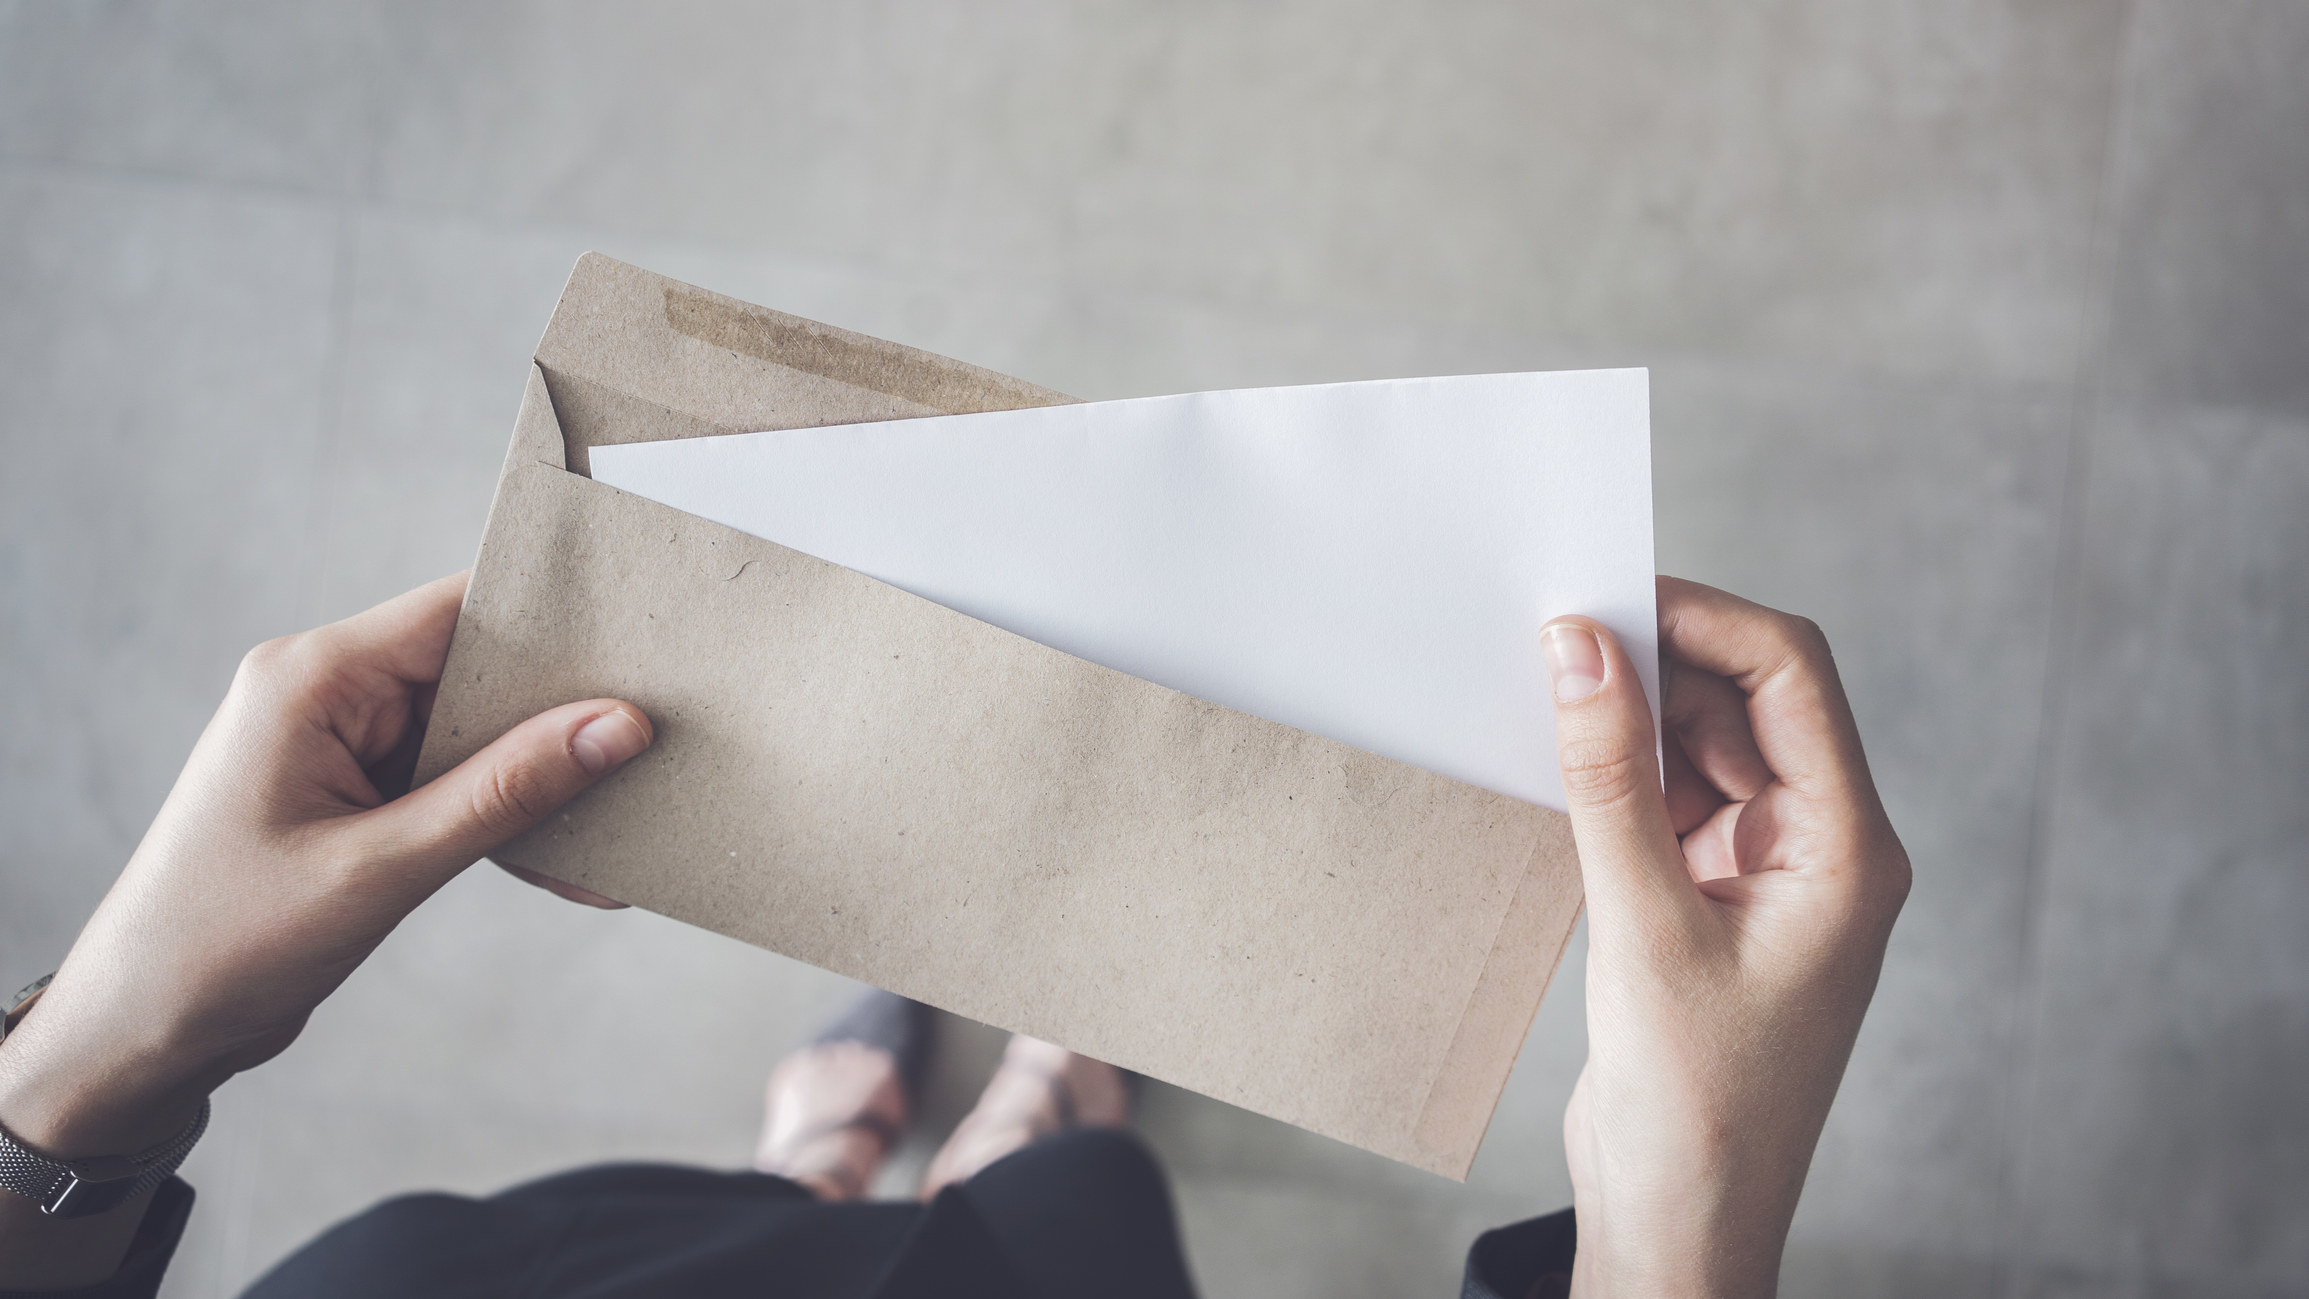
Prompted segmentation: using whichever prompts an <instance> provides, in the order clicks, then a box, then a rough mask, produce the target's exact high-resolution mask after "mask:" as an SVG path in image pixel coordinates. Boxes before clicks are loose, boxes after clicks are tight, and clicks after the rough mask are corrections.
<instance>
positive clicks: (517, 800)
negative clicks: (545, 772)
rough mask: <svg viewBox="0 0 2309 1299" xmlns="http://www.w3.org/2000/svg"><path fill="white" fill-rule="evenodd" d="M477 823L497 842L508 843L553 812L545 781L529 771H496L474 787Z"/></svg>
mask: <svg viewBox="0 0 2309 1299" xmlns="http://www.w3.org/2000/svg"><path fill="white" fill-rule="evenodd" d="M472 810H473V820H474V822H475V824H477V825H479V826H480V827H481V828H482V830H483V831H484V832H485V833H487V834H489V835H490V836H491V837H493V838H497V839H508V838H511V837H512V836H514V835H516V834H519V833H521V832H522V831H523V830H526V829H528V828H529V827H530V826H532V825H535V824H537V822H538V821H539V819H541V818H542V817H544V815H545V814H546V813H547V812H549V811H551V810H552V800H551V799H550V798H549V797H548V794H547V791H546V789H545V786H544V781H543V780H542V779H541V778H540V777H539V776H538V775H537V773H536V772H534V771H532V770H531V769H529V768H528V767H525V766H521V765H518V764H505V765H501V766H496V767H492V768H490V770H489V773H488V775H486V776H484V777H483V778H481V779H480V780H477V781H475V782H474V783H473V809H472Z"/></svg>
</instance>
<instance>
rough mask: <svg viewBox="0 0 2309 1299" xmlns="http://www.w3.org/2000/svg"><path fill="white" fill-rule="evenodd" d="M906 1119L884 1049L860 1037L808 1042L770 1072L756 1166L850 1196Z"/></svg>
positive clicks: (826, 1194) (835, 1197)
mask: <svg viewBox="0 0 2309 1299" xmlns="http://www.w3.org/2000/svg"><path fill="white" fill-rule="evenodd" d="M906 1118H907V1113H906V1088H905V1086H904V1084H903V1083H902V1082H901V1081H900V1079H899V1076H898V1062H897V1061H896V1060H895V1059H893V1058H892V1057H891V1055H890V1053H889V1052H888V1051H885V1050H882V1049H881V1048H880V1047H873V1046H868V1045H866V1044H865V1043H863V1042H820V1043H817V1044H815V1045H813V1046H806V1047H804V1048H802V1049H801V1050H799V1051H796V1052H794V1053H793V1054H792V1055H790V1056H787V1057H786V1058H785V1059H784V1060H782V1061H780V1062H779V1064H778V1067H777V1069H776V1070H774V1071H773V1072H772V1073H771V1074H770V1084H769V1088H768V1096H767V1113H766V1115H765V1116H764V1118H763V1121H762V1139H761V1142H760V1144H759V1145H758V1146H756V1147H755V1150H754V1167H755V1168H757V1169H760V1170H761V1171H762V1172H765V1173H775V1174H777V1175H778V1176H780V1177H783V1178H787V1179H789V1180H791V1181H796V1182H800V1183H801V1184H802V1185H804V1186H806V1187H808V1188H810V1190H811V1191H812V1192H813V1193H814V1194H816V1195H817V1197H818V1198H819V1199H821V1200H829V1201H840V1200H855V1199H857V1198H858V1197H859V1196H861V1195H864V1194H865V1193H866V1186H867V1183H869V1182H871V1181H872V1180H873V1178H874V1170H875V1169H876V1168H879V1167H880V1166H881V1164H882V1159H883V1156H885V1155H887V1154H889V1153H890V1148H891V1147H892V1146H895V1145H896V1144H897V1143H898V1136H899V1134H900V1133H902V1132H904V1131H905V1130H906Z"/></svg>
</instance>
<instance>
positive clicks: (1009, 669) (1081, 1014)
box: [418, 254, 1579, 1177]
mask: <svg viewBox="0 0 2309 1299" xmlns="http://www.w3.org/2000/svg"><path fill="white" fill-rule="evenodd" d="M715 311H719V312H722V313H725V314H727V315H728V316H730V317H732V318H734V319H736V320H739V321H743V322H750V323H746V324H743V325H729V324H728V322H726V321H725V322H723V324H722V326H716V325H715V324H714V323H713V322H712V321H711V320H710V319H709V317H710V316H711V315H712V313H713V312H715ZM795 320H796V318H794V317H789V316H783V315H781V314H779V313H775V312H770V311H766V310H764V309H762V308H759V307H754V306H752V305H750V304H746V303H741V302H737V301H736V300H734V299H727V298H721V297H719V296H717V295H710V294H705V293H703V291H702V290H695V289H690V288H688V286H683V285H678V284H676V283H674V282H673V281H669V280H665V279H663V278H662V277H658V276H654V275H651V274H649V273H648V272H646V271H642V270H639V269H638V268H635V267H631V266H626V265H624V264H622V263H618V262H615V261H612V260H611V259H608V258H605V257H600V256H598V255H590V254H589V255H588V256H587V257H585V258H583V259H581V260H580V262H579V263H578V266H577V268H576V270H575V271H574V272H573V274H572V276H571V280H570V284H569V287H568V288H567V290H566V291H565V292H564V294H563V298H562V301H561V303H560V305H559V307H558V308H557V309H556V311H555V313H554V317H553V320H552V323H551V324H550V325H549V326H548V328H547V331H546V334H545V337H544V338H543V339H542V340H541V342H540V343H539V346H538V349H537V352H536V355H535V363H534V364H533V366H532V368H531V372H530V376H529V383H528V386H527V389H526V391H525V394H524V397H523V400H522V404H521V409H520V412H519V415H518V416H517V418H516V421H515V429H514V437H513V440H512V443H511V445H510V446H509V447H508V450H507V455H506V460H505V468H504V470H503V473H502V475H501V477H500V480H499V484H498V492H497V497H496V501H495V503H494V504H493V506H492V509H491V513H490V519H489V523H488V526H487V529H486V531H485V533H484V537H483V541H482V546H481V551H480V555H479V557H478V558H477V560H476V563H475V568H474V576H473V580H472V582H471V585H470V586H469V588H468V590H467V594H466V600H465V607H464V609H463V610H462V611H461V613H460V616H459V620H458V628H457V633H456V637H455V640H454V642H453V644H452V646H451V651H450V657H449V662H448V664H447V666H446V668H445V669H444V673H443V680H442V685H441V689H440V693H439V696H438V698H437V701H436V704H435V708H434V711H433V715H432V719H431V724H430V726H429V728H428V731H427V734H426V738H425V746H424V751H423V753H422V754H421V755H420V759H419V770H418V778H419V779H420V780H427V779H430V778H432V777H433V776H435V775H437V774H439V773H440V772H442V771H444V770H446V769H447V768H448V767H450V766H452V765H454V764H455V763H457V762H459V761H462V760H463V759H464V758H465V757H467V756H469V755H471V754H472V753H474V752H476V751H478V750H479V749H480V748H481V747H482V746H483V745H485V744H487V743H488V742H489V741H491V740H492V739H494V738H496V736H498V735H500V734H502V733H504V732H505V731H506V730H508V729H510V728H511V727H512V726H513V725H515V724H517V723H518V722H519V721H521V720H522V719H523V718H525V717H527V716H529V715H531V714H533V713H535V712H537V711H539V710H541V709H543V708H545V707H550V706H552V705H554V704H558V703H562V702H565V701H567V700H569V699H577V698H588V697H595V696H602V695H615V696H619V697H623V698H628V699H631V700H633V701H634V702H635V703H637V704H639V705H640V706H642V707H643V708H644V709H646V710H647V711H648V712H649V713H650V715H651V717H652V719H653V720H655V721H656V722H657V725H658V735H659V741H658V743H657V744H656V745H655V746H653V748H652V749H651V750H650V751H649V752H647V753H645V754H644V755H642V756H641V757H639V758H637V759H635V760H634V761H633V762H632V763H629V764H628V765H627V766H626V767H625V768H623V769H621V770H620V771H619V772H618V773H616V774H615V775H613V776H611V777H610V778H609V779H607V780H605V781H603V782H601V783H600V784H599V785H596V786H595V787H594V788H592V789H591V790H589V791H588V792H587V793H586V794H584V795H582V796H581V797H579V798H578V799H576V800H574V801H573V802H572V803H571V804H570V805H569V806H568V807H566V808H565V809H564V810H563V811H562V812H561V813H560V814H557V815H556V816H555V817H553V818H551V819H550V820H549V821H548V822H547V823H546V824H544V825H541V826H539V827H537V828H536V829H535V830H532V831H531V832H530V833H529V834H527V835H524V836H522V837H521V838H519V839H517V840H516V841H514V842H513V843H512V844H509V845H507V846H506V847H505V848H504V849H502V850H501V851H500V852H499V853H498V854H497V856H498V857H499V859H500V860H506V861H511V862H514V863H516V864H520V865H523V866H527V867H530V868H532V869H536V870H539V871H542V872H544V873H546V874H549V875H552V876H554V877H556V878H560V879H564V880H569V881H571V882H575V883H581V884H584V885H586V886H587V887H591V888H594V889H596V890H598V891H600V892H603V893H606V894H608V895H610V896H612V897H616V898H619V899H621V900H624V901H629V902H632V903H634V904H636V905H638V906H643V907H646V908H648V909H651V910H655V911H659V912H661V913H663V914H666V915H669V916H672V917H675V918H677V919H681V920H684V921H687V922H689V923H692V924H697V925H700V926H702V927H705V928H708V929H713V930H716V931H718V932H721V933H724V934H729V935H731V936H734V937H738V938H740V939H743V940H745V941H748V942H752V943H756V944H758V945H761V946H765V947H769V948H771V949H772V950H775V951H780V952H783V953H785V954H787V955H789V956H793V957H795V958H797V959H801V960H805V961H809V962H811V963H814V964H818V965H821V966H823V967H825V968H828V969H831V970H835V971H837V972H839V973H843V974H846V975H850V976H851V977H855V978H859V979H863V980H866V981H868V982H872V983H876V984H878V985H880V986H883V987H888V988H892V989H893V990H895V991H898V992H901V993H904V994H906V995H909V996H914V997H917V998H919V999H921V1000H924V1001H927V1002H930V1003H931V1004H933V1005H938V1006H941V1007H944V1008H946V1009H948V1010H951V1011H954V1012H955V1013H958V1014H962V1015H965V1016H968V1017H971V1018H975V1019H979V1020H982V1021H984V1022H986V1023H989V1024H993V1025H996V1026H998V1027H1002V1028H1007V1029H1012V1030H1016V1031H1022V1032H1027V1033H1031V1034H1034V1035H1036V1036H1041V1037H1045V1038H1049V1039H1052V1040H1055V1041H1058V1042H1061V1043H1063V1044H1065V1045H1068V1046H1070V1047H1073V1048H1075V1049H1077V1050H1081V1051H1084V1052H1085V1053H1087V1054H1090V1055H1093V1056H1097V1057H1099V1058H1103V1059H1108V1060H1111V1061H1113V1062H1114V1063H1116V1064H1118V1065H1121V1066H1123V1067H1126V1068H1133V1069H1137V1070H1139V1071H1141V1072H1144V1073H1147V1074H1149V1075H1151V1076H1154V1077H1158V1078H1163V1079H1166V1080H1169V1081H1172V1082H1175V1083H1178V1084H1179V1085H1181V1086H1185V1087H1188V1088H1191V1089H1194V1090H1197V1091H1201V1092H1204V1093H1206V1094H1209V1095H1212V1096H1215V1097H1218V1098H1219V1099H1222V1100H1226V1101H1229V1102H1232V1103H1234V1104H1237V1105H1242V1106H1244V1107H1246V1108H1249V1109H1252V1110H1255V1111H1258V1112H1260V1113H1264V1114H1269V1115H1272V1116H1275V1117H1278V1118H1281V1119H1283V1120H1285V1121H1289V1122H1293V1123H1297V1124H1299V1125H1301V1126H1304V1127H1307V1128H1310V1129H1312V1130H1314V1131H1317V1132H1322V1133H1325V1134H1327V1135H1330V1136H1333V1137H1336V1138H1338V1139H1340V1140H1343V1141H1347V1142H1350V1143H1352V1144H1355V1145H1358V1146H1361V1147H1363V1148H1365V1149H1369V1150H1373V1151H1376V1152H1379V1153H1381V1154H1384V1155H1387V1156H1389V1157H1392V1158H1395V1159H1399V1160H1403V1161H1405V1162H1408V1163H1412V1164H1415V1165H1417V1166H1420V1167H1423V1168H1427V1169H1430V1170H1432V1171H1435V1172H1438V1173H1442V1174H1444V1175H1447V1176H1451V1177H1463V1176H1464V1175H1465V1173H1466V1171H1467V1168H1468V1165H1469V1164H1470V1163H1471V1162H1472V1161H1473V1158H1474V1155H1475V1150H1476V1148H1477V1145H1478V1144H1479V1142H1480V1140H1481V1137H1482V1131H1483V1127H1484V1125H1485V1123H1486V1122H1487V1121H1488V1118H1489V1115H1490V1112H1491V1108H1492V1107H1493V1105H1495V1104H1496V1102H1497V1099H1498V1095H1499V1091H1500V1088H1501V1087H1502V1086H1503V1085H1504V1083H1505V1081H1506V1077H1507V1073H1508V1070H1509V1069H1510V1067H1511V1066H1512V1065H1513V1063H1514V1060H1515V1056H1516V1053H1517V1051H1518V1049H1519V1048H1520V1046H1521V1043H1522V1038H1523V1034H1524V1033H1525V1032H1526V1031H1527V1030H1528V1027H1529V1024H1530V1021H1531V1015H1532V1013H1533V1012H1534V1011H1535V1010H1536V1008H1537V1006H1538V1002H1539V999H1540V997H1541V995H1542V993H1543V992H1544V990H1545V987H1546V984H1547V979H1548V976H1549V974H1550V973H1551V972H1552V970H1553V968H1554V964H1555V962H1556V961H1557V960H1558V959H1559V958H1560V955H1561V952H1562V949H1563V943H1564V940H1565V939H1566V938H1567V937H1568V934H1569V931H1570V927H1571V924H1572V922H1573V920H1574V919H1575V918H1576V915H1577V911H1578V906H1579V885H1578V867H1577V861H1576V858H1575V857H1574V856H1573V855H1572V851H1571V841H1570V836H1569V833H1568V829H1567V826H1568V822H1567V821H1566V819H1565V818H1563V817H1562V816H1561V814H1559V813H1554V812H1549V811H1546V810H1545V809H1541V808H1537V807H1533V806H1531V805H1529V804H1525V803H1520V802H1517V801H1515V800H1512V799H1507V798H1504V797H1502V796H1499V795H1496V794H1491V793H1488V792H1486V791H1482V790H1478V789H1475V788H1473V787H1471V786H1467V785H1462V784H1459V783H1458V782H1455V781H1450V780H1447V779H1445V778H1443V777H1439V776H1435V775H1433V774H1432V773H1428V772H1423V771H1420V770H1418V769H1417V768H1413V767H1409V766H1407V765H1405V764H1402V763H1397V762H1392V761H1390V760H1387V759H1384V758H1379V757H1377V756H1375V755H1371V754H1367V753H1363V752H1360V751H1358V750H1354V749H1351V748H1349V747H1347V746H1345V745H1340V744H1337V743H1336V742H1333V741H1328V740H1323V739H1320V738H1319V737H1315V736H1311V735H1307V734H1305V733H1303V732H1297V731H1293V730H1291V729H1290V728H1288V727H1283V726H1279V725H1277V724H1275V723H1272V722H1267V721H1264V720H1262V719H1259V718H1255V717H1251V716H1248V715H1246V714H1242V713H1236V712H1233V711H1231V710H1228V709H1224V708H1220V707H1218V706H1217V705H1213V704H1208V703H1205V702H1203V701H1200V700H1195V699H1192V698H1190V697H1188V696H1185V695H1180V694H1178V693H1177V692H1174V691H1169V690H1165V689H1163V688H1162V687H1159V686H1155V685H1152V684H1151V683H1147V682H1144V681H1139V680H1137V679H1136V678H1132V677H1128V676H1125V675H1123V674H1121V673H1117V672H1113V671H1111V670H1109V669H1105V668H1100V667H1098V666H1096V665H1094V664H1090V663H1087V662H1084V661H1082V660H1080V659H1075V658H1072V657H1070V656H1067V655H1064V654H1061V653H1059V652H1057V651H1055V650H1051V649H1049V648H1047V647H1044V646H1040V645H1036V644H1034V643H1033V642H1031V641H1027V640H1024V639H1023V638H1020V637H1016V636H1013V635H1011V634H1009V633H1007V632H1003V631H1001V630H999V629H997V628H994V627H991V626H988V625H987V624H985V623H981V622H978V621H976V620H975V619H971V618H968V617H966V616H964V615H961V614H957V613H955V612H953V611H951V610H948V609H944V608H942V607H940V606H938V605H935V604H932V603H931V602H929V601H925V600H921V599H919V598H917V597H914V596H911V595H908V594H906V593H905V592H902V591H899V590H897V589H896V588H894V587H889V586H887V585H884V584H882V583H880V582H876V581H874V580H873V579H871V578H868V577H866V576H864V575H862V574H858V573H854V572H852V571H850V570H847V569H843V568H840V567H838V566H836V565H833V564H829V563H826V562H825V561H823V560H818V559H813V558H811V557H810V556H807V555H802V554H800V553H798V552H795V551H792V550H788V549H786V548H783V547H780V546H776V545H774V544H772V543H769V542H766V541H761V540H759V539H757V538H753V537H749V536H746V535H745V534H743V533H739V532H736V531H734V530H731V529H727V528H723V527H720V526H719V525H716V524H713V523H710V522H707V521H705V520H702V519H697V518H695V517H693V516H689V515H685V514H682V513H680V512H679V511H675V510H670V509H667V508H666V507H663V506H659V505H655V504H653V503H651V502H648V501H645V500H641V499H640V498H637V497H633V496H630V495H627V494H625V493H621V492H617V491H616V490H614V489H612V488H609V487H607V486H605V485H603V484H600V483H596V482H594V481H592V480H591V479H590V478H589V477H587V476H586V472H585V471H586V468H587V454H588V452H589V450H590V448H591V447H593V446H596V445H602V444H606V443H610V442H623V441H637V440H643V439H645V438H665V437H690V436H698V435H702V434H709V433H727V432H741V431H750V430H754V429H768V428H793V427H805V426H817V425H829V424H847V423H858V422H864V421H870V420H879V419H894V418H906V417H909V416H915V415H922V414H928V413H932V409H933V408H931V407H929V406H928V404H927V403H925V402H923V401H921V400H918V399H919V398H921V397H925V396H935V397H937V398H938V399H939V400H945V401H952V402H955V403H957V404H961V403H962V402H964V401H965V400H968V399H972V398H973V395H975V398H976V399H977V400H979V401H981V402H982V403H983V404H982V406H981V408H994V407H995V406H996V405H997V404H999V403H1008V404H1010V405H1013V406H1018V405H1028V404H1048V403H1052V402H1057V401H1063V400H1066V399H1065V398H1063V397H1061V396H1060V395H1059V394H1056V393H1052V392H1049V391H1048V390H1046V389H1039V388H1035V387H1033V386H1032V385H1028V384H1024V383H1021V382H1019V381H1017V380H1012V379H1008V378H1006V377H1003V376H999V375H994V374H992V373H991V372H988V371H983V370H979V369H977V368H975V367H969V366H965V365H962V364H961V363H959V362H953V361H948V360H946V359H944V358H940V357H934V356H930V355H929V354H926V353H921V352H916V351H913V350H912V349H907V348H903V347H900V346H898V345H896V344H891V343H886V342H882V341H880V340H874V339H867V338H863V337H862V336H858V335H852V334H848V333H845V332H843V331H839V330H833V329H831V328H829V327H825V326H806V322H804V325H796V324H795V323H794V322H795ZM680 326H686V328H685V327H680ZM805 326H806V327H805ZM717 330H718V332H717ZM732 343H739V344H745V346H731V345H730V344H732ZM789 361H790V362H793V363H792V364H789V363H788V362H789ZM925 376H930V377H927V378H926V377H925ZM1440 1008H1448V1009H1440Z"/></svg>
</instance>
